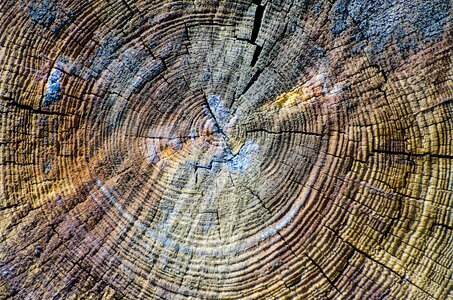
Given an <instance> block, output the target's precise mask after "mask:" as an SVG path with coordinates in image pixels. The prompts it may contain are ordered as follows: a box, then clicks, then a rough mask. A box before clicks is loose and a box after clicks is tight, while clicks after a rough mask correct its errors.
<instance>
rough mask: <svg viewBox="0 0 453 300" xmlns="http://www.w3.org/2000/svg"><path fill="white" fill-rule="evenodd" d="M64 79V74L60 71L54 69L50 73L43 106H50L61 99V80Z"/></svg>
mask: <svg viewBox="0 0 453 300" xmlns="http://www.w3.org/2000/svg"><path fill="white" fill-rule="evenodd" d="M62 77H63V73H62V72H61V71H60V70H58V69H55V68H54V69H52V71H51V72H50V76H49V79H48V80H47V84H46V91H45V93H44V97H43V100H42V101H43V104H44V105H49V104H51V103H52V102H55V101H57V100H58V99H60V96H61V94H60V88H61V82H60V81H61V78H62Z"/></svg>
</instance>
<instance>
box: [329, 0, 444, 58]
mask: <svg viewBox="0 0 453 300" xmlns="http://www.w3.org/2000/svg"><path fill="white" fill-rule="evenodd" d="M450 11H451V4H450V2H449V1H447V0H434V1H400V2H398V3H395V2H394V1H390V0H380V1H369V0H340V1H337V2H336V3H335V4H334V7H333V10H332V27H331V30H332V32H333V33H334V34H340V33H342V32H343V31H344V30H346V29H347V28H348V27H349V26H355V24H356V25H357V26H358V27H359V29H360V32H361V34H362V35H363V37H364V38H365V39H366V40H368V41H369V43H370V44H371V45H372V46H373V48H374V49H375V50H376V51H382V50H383V48H384V47H385V46H387V45H388V44H389V43H390V42H391V41H392V40H394V41H395V43H396V45H397V47H398V48H399V49H400V50H404V49H412V50H414V49H416V48H418V47H419V46H420V45H422V44H423V43H426V42H429V41H431V40H435V39H438V38H440V37H441V36H442V34H443V32H444V29H443V27H444V25H445V24H446V22H447V21H448V19H449V18H450ZM351 18H352V20H353V21H354V22H352V20H351Z"/></svg>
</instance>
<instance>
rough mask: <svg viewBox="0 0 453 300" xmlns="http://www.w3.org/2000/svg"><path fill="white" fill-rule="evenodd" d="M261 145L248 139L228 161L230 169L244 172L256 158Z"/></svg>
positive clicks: (235, 171)
mask: <svg viewBox="0 0 453 300" xmlns="http://www.w3.org/2000/svg"><path fill="white" fill-rule="evenodd" d="M259 149H260V146H259V145H258V144H257V143H254V142H252V141H246V142H245V144H244V145H243V146H242V147H241V149H240V150H239V153H237V154H236V155H235V156H234V157H233V158H232V159H231V160H229V161H228V163H227V164H228V170H229V171H230V172H232V173H243V172H244V171H245V170H247V169H248V167H249V166H250V164H251V163H252V162H253V161H254V160H255V156H256V155H257V154H258V151H259Z"/></svg>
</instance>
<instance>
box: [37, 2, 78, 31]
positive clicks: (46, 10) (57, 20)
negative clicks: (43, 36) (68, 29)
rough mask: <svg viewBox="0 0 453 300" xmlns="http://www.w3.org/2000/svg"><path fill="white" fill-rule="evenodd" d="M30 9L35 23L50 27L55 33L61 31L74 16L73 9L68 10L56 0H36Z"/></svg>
mask: <svg viewBox="0 0 453 300" xmlns="http://www.w3.org/2000/svg"><path fill="white" fill-rule="evenodd" d="M28 9H29V14H30V17H31V19H32V20H33V21H34V22H35V23H37V24H39V25H41V26H44V27H48V28H50V29H51V31H52V32H53V33H57V32H59V31H60V29H62V28H63V27H65V26H66V25H67V24H69V22H70V21H71V20H72V18H73V17H74V15H73V13H72V12H71V11H66V10H65V9H63V8H62V7H61V6H59V5H58V4H57V1H56V0H45V1H38V0H34V1H32V2H31V4H30V5H29V6H28Z"/></svg>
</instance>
